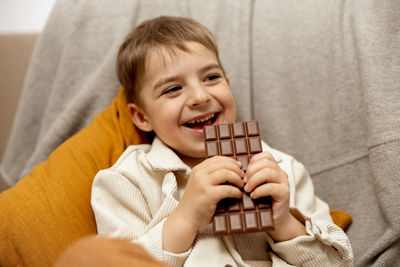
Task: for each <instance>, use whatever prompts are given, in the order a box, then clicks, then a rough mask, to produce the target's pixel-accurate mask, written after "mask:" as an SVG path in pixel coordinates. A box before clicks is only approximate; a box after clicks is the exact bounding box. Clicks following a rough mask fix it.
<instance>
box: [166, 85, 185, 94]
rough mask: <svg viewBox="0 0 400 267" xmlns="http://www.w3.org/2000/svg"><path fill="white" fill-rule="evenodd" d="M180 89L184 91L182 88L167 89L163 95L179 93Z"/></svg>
mask: <svg viewBox="0 0 400 267" xmlns="http://www.w3.org/2000/svg"><path fill="white" fill-rule="evenodd" d="M180 89H182V87H181V86H172V87H170V88H168V89H166V90H165V91H164V92H162V94H163V95H166V94H171V93H174V92H176V91H179V90H180Z"/></svg>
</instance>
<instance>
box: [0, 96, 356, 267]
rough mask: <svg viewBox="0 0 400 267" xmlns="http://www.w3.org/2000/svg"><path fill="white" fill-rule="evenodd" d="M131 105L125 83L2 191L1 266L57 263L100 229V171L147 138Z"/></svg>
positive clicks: (339, 218)
mask: <svg viewBox="0 0 400 267" xmlns="http://www.w3.org/2000/svg"><path fill="white" fill-rule="evenodd" d="M126 105H127V103H126V99H125V95H124V92H123V90H122V89H121V90H120V92H119V94H118V96H117V97H116V98H115V99H114V101H113V102H112V104H111V105H110V106H109V107H108V108H107V109H106V110H105V111H104V112H102V113H101V114H99V115H97V116H96V117H95V118H94V120H93V122H92V124H91V125H89V126H87V127H86V128H84V129H83V130H81V131H80V132H79V133H77V134H76V135H74V136H72V137H71V138H70V139H68V140H67V141H66V142H64V143H63V144H62V145H61V146H60V147H58V148H57V149H56V150H55V151H54V152H53V153H52V154H51V155H50V156H49V158H48V159H47V160H46V161H45V162H43V163H41V164H40V165H38V166H37V167H36V168H35V169H33V170H32V172H31V173H30V174H29V175H27V176H26V177H24V178H23V179H22V180H21V181H20V182H19V183H17V184H16V185H15V186H14V187H13V188H11V189H9V190H7V191H5V192H3V193H1V194H0V266H2V267H7V266H40V267H42V266H52V265H53V264H54V263H55V262H56V260H57V258H58V257H59V256H60V255H61V252H62V251H63V250H65V249H66V248H67V247H68V246H69V245H71V244H72V243H73V242H74V241H76V240H78V239H80V238H82V237H85V236H89V235H93V234H96V225H95V220H94V216H93V212H92V209H91V206H90V192H91V185H92V181H93V179H94V177H95V175H96V173H97V172H98V171H99V170H101V169H106V168H108V167H110V166H111V165H113V164H114V163H115V161H116V160H117V159H118V158H119V156H120V155H121V154H122V152H123V151H124V150H125V148H126V147H127V146H128V145H131V144H138V143H143V142H147V139H146V137H145V136H144V135H142V134H140V133H139V132H138V131H136V129H135V128H134V126H133V124H132V121H131V118H130V115H129V112H128V110H127V108H126ZM331 215H332V218H333V220H334V222H335V223H336V224H337V225H339V226H340V227H342V228H345V227H346V226H347V225H348V224H349V222H350V221H351V216H350V215H348V214H347V213H344V212H341V211H331Z"/></svg>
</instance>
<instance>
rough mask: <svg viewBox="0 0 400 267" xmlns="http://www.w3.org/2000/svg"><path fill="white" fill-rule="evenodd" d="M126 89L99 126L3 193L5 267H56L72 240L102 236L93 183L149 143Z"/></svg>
mask: <svg viewBox="0 0 400 267" xmlns="http://www.w3.org/2000/svg"><path fill="white" fill-rule="evenodd" d="M126 105H127V104H126V99H125V96H124V92H123V90H121V91H120V92H119V94H118V96H117V97H116V99H114V101H113V102H112V104H111V105H110V106H109V107H108V108H107V109H105V110H104V112H102V113H101V114H99V115H97V116H96V117H95V118H94V120H93V122H92V123H91V124H90V125H89V126H87V127H86V128H84V129H83V130H81V131H80V132H79V133H77V134H76V135H74V136H72V137H71V138H70V139H68V140H67V141H66V142H64V143H63V144H62V145H61V146H60V147H58V148H57V149H56V150H55V151H54V152H53V153H52V154H51V155H50V156H49V158H48V159H47V160H46V161H45V162H43V163H41V164H39V165H38V166H37V167H36V168H34V169H33V170H32V172H31V173H30V174H29V175H27V176H26V177H24V178H23V179H22V180H21V181H20V182H18V183H17V184H16V185H15V186H14V187H13V188H11V189H9V190H7V191H4V192H3V193H1V194H0V218H1V219H0V266H3V267H6V266H40V267H43V266H52V265H53V264H54V262H55V261H56V259H57V258H58V256H59V255H60V253H61V252H62V251H63V250H64V249H65V248H66V247H67V246H69V245H71V243H72V242H74V241H76V240H77V239H79V238H82V237H84V236H87V235H92V234H96V225H95V220H94V216H93V213H92V209H91V206H90V192H91V185H92V181H93V179H94V177H95V175H96V173H97V172H98V171H99V170H100V169H105V168H108V167H110V166H111V165H112V164H113V163H114V162H115V161H116V160H117V159H118V157H119V156H120V155H121V154H122V152H123V151H124V150H125V148H126V147H127V146H128V145H130V144H137V143H141V142H144V140H145V139H143V136H140V135H139V134H138V132H137V131H136V130H135V128H134V127H133V124H132V122H131V119H130V115H129V112H128V110H127V108H126Z"/></svg>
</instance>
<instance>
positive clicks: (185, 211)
mask: <svg viewBox="0 0 400 267" xmlns="http://www.w3.org/2000/svg"><path fill="white" fill-rule="evenodd" d="M243 177H244V172H243V171H242V170H241V169H240V163H239V162H238V161H236V160H234V159H232V158H229V157H223V156H214V157H212V158H209V159H206V160H204V161H203V162H201V163H200V164H198V165H197V166H196V167H194V168H193V169H192V173H191V174H190V177H189V180H188V182H187V185H186V189H185V192H184V194H183V196H182V199H181V200H180V201H179V204H178V206H177V207H176V209H175V210H174V211H173V212H172V213H171V215H170V216H168V218H167V220H166V221H165V223H164V228H163V247H164V249H165V250H167V251H171V252H173V253H182V252H184V251H186V250H187V249H188V248H189V247H190V246H191V245H192V244H193V241H194V239H195V237H196V234H197V231H198V229H199V228H200V227H202V226H206V225H208V224H209V223H210V221H211V218H212V216H213V215H214V213H215V209H216V207H217V203H218V202H219V201H220V200H221V199H224V198H240V197H241V196H242V192H241V191H240V189H239V188H242V187H243V185H244V182H243ZM225 183H229V184H232V185H228V184H225Z"/></svg>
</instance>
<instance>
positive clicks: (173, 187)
mask: <svg viewBox="0 0 400 267" xmlns="http://www.w3.org/2000/svg"><path fill="white" fill-rule="evenodd" d="M262 145H263V150H264V151H269V152H271V153H272V155H273V156H274V157H275V159H276V160H277V161H278V162H279V166H280V167H281V168H282V169H283V170H284V171H285V172H286V173H287V175H288V177H289V183H290V207H291V212H292V214H293V215H295V216H296V217H297V218H298V219H299V220H301V221H304V223H305V226H306V231H307V233H308V235H307V236H301V237H297V238H294V239H292V240H289V241H285V242H278V243H275V242H274V241H273V239H272V238H271V237H270V236H269V235H268V234H266V233H249V234H237V235H231V236H226V237H215V236H213V234H212V227H211V225H209V226H207V227H203V228H201V229H200V230H199V231H198V235H197V237H196V239H195V241H194V243H193V245H192V247H191V248H190V249H189V250H188V251H186V252H184V253H181V254H174V253H170V252H168V251H165V250H163V246H162V244H163V242H162V229H163V224H164V222H165V220H166V218H167V217H168V216H169V214H171V212H172V211H173V210H174V209H175V207H176V206H177V205H178V203H179V200H180V199H181V197H182V195H183V192H184V190H185V186H186V182H187V179H188V178H189V175H190V173H191V168H189V167H188V166H187V165H186V164H185V163H184V162H183V161H181V159H180V158H179V157H178V156H177V155H176V154H175V152H174V151H173V150H171V149H170V148H169V147H167V146H166V145H165V144H164V143H163V142H162V141H161V140H160V139H158V138H157V137H156V138H155V139H154V141H153V143H152V145H148V144H146V145H136V146H130V147H128V148H127V149H126V151H125V152H124V153H123V154H122V155H121V157H120V158H119V160H118V161H117V162H116V163H115V164H114V166H112V167H111V168H109V169H106V170H102V171H100V172H99V173H98V174H97V175H96V177H95V179H94V182H93V188H92V208H93V211H94V213H95V217H96V223H97V230H98V234H99V235H100V236H106V237H112V238H120V239H128V240H132V241H133V242H136V243H139V244H141V245H142V246H143V247H144V248H145V249H146V250H147V251H148V252H149V253H150V254H151V255H152V256H153V257H155V258H156V259H158V260H160V261H161V262H164V263H166V264H167V265H169V266H208V267H210V266H229V265H230V266H291V265H294V266H352V262H353V252H352V249H351V245H350V242H349V240H348V238H347V236H346V234H345V233H344V232H343V231H342V230H341V229H340V228H339V227H337V226H336V225H334V224H333V222H332V219H331V217H330V214H329V207H328V205H327V204H326V203H324V202H323V201H322V200H320V199H319V198H317V197H316V196H315V194H314V189H313V185H312V181H311V178H310V176H309V175H308V173H307V172H306V170H305V168H304V167H303V165H302V164H301V163H299V162H297V161H296V160H295V159H294V158H293V157H291V156H289V155H287V154H284V153H282V152H280V151H277V150H275V149H272V148H270V147H269V146H268V145H266V144H265V143H264V142H263V144H262Z"/></svg>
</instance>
